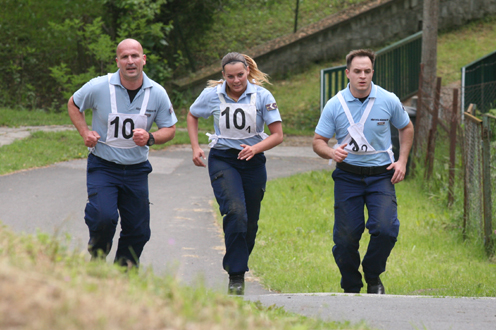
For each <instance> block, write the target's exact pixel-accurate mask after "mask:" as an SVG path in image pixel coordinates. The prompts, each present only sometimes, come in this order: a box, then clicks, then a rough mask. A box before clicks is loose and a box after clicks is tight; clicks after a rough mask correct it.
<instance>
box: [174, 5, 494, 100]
mask: <svg viewBox="0 0 496 330" xmlns="http://www.w3.org/2000/svg"><path fill="white" fill-rule="evenodd" d="M422 7H423V0H371V1H369V2H367V3H365V4H361V5H360V7H358V6H353V7H350V8H347V9H346V10H344V11H342V12H340V13H338V14H335V15H332V16H329V17H327V18H325V19H323V20H321V21H320V22H317V23H315V24H312V25H310V26H307V27H305V28H303V29H301V30H299V31H297V32H296V33H294V34H290V35H286V36H283V37H280V38H277V39H275V40H272V41H270V42H268V43H266V44H264V45H260V46H257V47H255V48H252V49H249V50H247V51H246V54H248V55H250V56H252V57H253V58H254V59H255V61H256V62H257V64H258V66H259V68H260V69H261V70H262V71H263V72H266V73H268V74H269V75H271V76H277V75H283V74H285V73H287V72H299V71H302V70H304V69H305V67H306V66H308V65H309V64H311V63H318V62H323V61H330V60H333V59H339V58H344V56H345V55H346V54H347V53H348V52H349V51H350V50H352V49H357V48H369V47H370V48H371V47H381V46H384V45H386V44H390V43H392V42H394V41H398V40H400V39H402V38H405V37H407V36H409V35H411V34H414V33H416V32H418V31H420V30H421V29H422V16H423V14H422V11H423V9H422ZM487 15H496V1H495V0H440V8H439V23H438V26H439V29H440V30H444V29H449V28H454V27H457V26H461V25H463V24H465V23H467V22H469V21H471V20H474V19H479V18H482V17H484V16H487ZM219 63H220V59H219ZM221 77H222V75H221V73H220V64H215V65H212V66H210V67H207V68H205V69H203V70H201V71H199V72H196V73H195V74H194V75H192V76H191V77H187V78H183V79H178V80H176V81H174V82H173V87H172V88H179V89H182V90H185V89H190V90H191V91H192V93H193V94H194V95H197V94H198V93H200V92H201V90H202V89H203V88H204V87H205V84H206V81H207V80H208V79H220V78H221Z"/></svg>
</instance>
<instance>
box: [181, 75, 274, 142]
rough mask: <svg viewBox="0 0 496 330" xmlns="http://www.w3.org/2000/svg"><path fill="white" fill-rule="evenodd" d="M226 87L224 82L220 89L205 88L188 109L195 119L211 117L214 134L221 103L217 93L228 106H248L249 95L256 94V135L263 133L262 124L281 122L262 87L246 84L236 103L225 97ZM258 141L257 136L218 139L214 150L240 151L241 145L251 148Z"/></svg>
mask: <svg viewBox="0 0 496 330" xmlns="http://www.w3.org/2000/svg"><path fill="white" fill-rule="evenodd" d="M226 85H227V83H226V82H225V81H224V82H223V83H222V86H220V88H218V87H217V86H215V87H207V88H205V89H204V90H203V91H202V93H201V94H200V96H198V98H197V99H196V100H195V102H194V103H193V104H192V105H191V107H190V109H189V111H190V113H191V114H192V115H193V116H195V117H202V118H205V119H206V118H209V117H210V116H212V115H213V116H214V130H215V134H217V135H220V131H219V116H220V103H221V101H220V99H219V96H218V94H217V93H218V91H220V93H222V94H223V95H224V99H225V100H226V103H228V104H230V103H232V104H236V103H240V104H249V103H250V99H251V95H252V94H253V93H257V95H256V108H257V125H256V126H257V132H258V133H261V132H263V131H264V124H267V125H270V124H272V123H274V122H277V121H282V120H281V115H280V113H279V109H278V107H277V104H276V100H275V99H274V96H272V94H271V93H270V92H269V91H268V90H267V89H265V88H264V87H262V86H259V85H256V84H252V83H250V82H247V87H246V90H245V91H244V93H243V94H242V95H241V97H240V98H239V99H238V101H237V102H236V101H234V100H232V99H231V98H230V97H229V96H228V95H227V92H226ZM260 141H262V137H261V136H259V135H256V136H253V137H250V138H247V139H224V138H220V139H219V141H218V142H217V143H216V144H215V146H214V148H216V149H230V148H233V149H239V150H241V149H243V148H242V147H241V146H240V145H241V144H246V145H250V146H252V145H254V144H257V143H258V142H260Z"/></svg>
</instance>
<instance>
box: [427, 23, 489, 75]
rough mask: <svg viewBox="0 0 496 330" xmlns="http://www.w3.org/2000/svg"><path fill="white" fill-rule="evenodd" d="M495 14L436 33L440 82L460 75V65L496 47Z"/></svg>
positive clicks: (468, 62) (470, 61)
mask: <svg viewBox="0 0 496 330" xmlns="http://www.w3.org/2000/svg"><path fill="white" fill-rule="evenodd" d="M494 40H496V16H488V17H486V18H484V19H481V20H477V21H474V22H472V23H470V24H468V25H465V26H463V27H461V28H459V29H456V30H453V31H447V32H443V33H441V34H440V35H439V37H438V54H437V56H438V61H437V63H438V71H437V75H438V76H439V77H442V78H443V85H448V84H451V83H453V82H456V81H460V79H461V68H462V67H463V66H465V65H467V64H470V63H472V62H473V61H475V60H477V59H479V58H481V57H483V56H485V55H487V54H489V53H491V52H494V51H495V50H496V46H495V43H494Z"/></svg>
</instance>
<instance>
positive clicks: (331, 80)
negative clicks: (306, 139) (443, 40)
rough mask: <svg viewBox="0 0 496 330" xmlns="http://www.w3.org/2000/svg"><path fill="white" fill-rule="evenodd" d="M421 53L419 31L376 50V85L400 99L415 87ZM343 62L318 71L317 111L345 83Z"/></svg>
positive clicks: (346, 81)
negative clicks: (318, 105)
mask: <svg viewBox="0 0 496 330" xmlns="http://www.w3.org/2000/svg"><path fill="white" fill-rule="evenodd" d="M421 56H422V31H420V32H417V33H415V34H413V35H411V36H409V37H407V38H405V39H403V40H400V41H398V42H396V43H394V44H392V45H390V46H388V47H386V48H383V49H381V50H379V51H378V52H376V61H375V68H374V71H375V72H374V77H373V78H372V80H373V81H374V83H376V84H377V85H379V86H381V87H383V88H385V89H387V90H388V91H390V92H393V93H395V94H396V95H397V96H398V97H399V98H400V99H401V100H404V99H406V98H408V97H410V96H412V95H413V94H415V93H416V92H417V90H418V84H419V80H418V79H419V73H420V61H421ZM345 70H346V65H341V66H336V67H333V68H327V69H323V70H321V71H320V110H321V111H322V109H324V106H325V104H326V102H327V100H329V99H330V98H331V97H333V96H334V95H336V94H337V93H338V92H339V91H340V90H342V89H344V88H345V87H346V85H347V84H348V78H347V77H346V73H345Z"/></svg>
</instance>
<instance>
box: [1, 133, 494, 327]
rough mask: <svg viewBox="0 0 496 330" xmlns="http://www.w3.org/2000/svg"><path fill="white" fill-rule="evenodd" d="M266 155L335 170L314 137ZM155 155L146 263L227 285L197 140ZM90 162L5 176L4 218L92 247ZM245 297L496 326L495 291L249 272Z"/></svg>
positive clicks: (379, 322) (281, 165) (386, 318)
mask: <svg viewBox="0 0 496 330" xmlns="http://www.w3.org/2000/svg"><path fill="white" fill-rule="evenodd" d="M1 139H2V137H1V134H0V141H1ZM0 145H1V144H0ZM205 150H206V149H205ZM0 152H1V149H0ZM266 155H267V170H268V175H269V179H274V178H277V177H283V176H288V175H292V174H294V173H299V172H305V171H310V170H331V168H330V167H329V166H328V165H327V161H325V160H322V159H319V158H318V157H317V156H316V155H315V154H314V153H313V151H312V150H311V146H310V145H308V146H300V147H285V146H280V147H277V148H275V149H273V150H270V151H268V152H267V153H266ZM150 162H151V163H152V165H153V168H154V171H153V172H152V174H151V175H150V180H149V181H150V201H151V203H152V205H151V213H152V219H151V226H152V237H151V240H150V242H149V243H148V244H147V245H146V246H145V250H144V252H143V255H142V258H141V261H142V265H143V267H153V269H154V270H155V271H156V272H158V273H163V272H173V273H175V274H176V275H177V277H178V278H180V279H181V280H182V281H183V282H184V283H188V284H192V285H194V284H195V283H196V281H198V280H199V279H202V280H204V281H205V284H206V286H207V287H209V288H212V289H213V290H220V291H221V292H225V291H226V286H227V275H226V274H225V272H224V271H223V269H222V267H221V260H222V255H223V251H224V247H223V239H222V232H221V230H220V228H219V226H218V225H217V224H216V221H215V218H214V212H213V211H212V206H211V202H212V200H213V194H212V191H211V187H210V184H209V181H208V175H207V170H206V169H203V168H197V167H195V166H194V165H193V163H192V161H191V151H190V148H189V147H184V146H179V147H169V148H168V149H166V150H163V151H156V152H152V153H150ZM85 168H86V163H85V160H74V161H69V162H64V163H59V164H55V165H52V166H48V167H45V168H39V169H33V170H29V171H22V172H18V173H15V174H10V175H4V176H0V220H2V221H3V223H5V224H7V225H8V226H10V227H11V228H13V229H14V230H15V231H17V232H26V233H35V232H36V231H37V230H41V231H43V232H48V233H56V234H58V235H60V236H62V237H64V236H63V234H65V233H68V234H69V235H70V237H71V240H70V244H71V245H72V246H74V247H75V248H77V249H81V250H84V249H85V246H86V242H87V240H88V231H87V228H86V225H85V224H84V220H83V216H84V205H85V203H86V185H85ZM267 193H268V194H270V191H268V192H267ZM262 221H263V219H262ZM114 252H115V251H114V250H112V252H111V255H113V253H114ZM110 259H111V257H109V260H110ZM329 262H333V260H329ZM245 299H247V300H254V301H257V300H259V301H260V302H261V303H262V304H264V305H265V306H271V305H276V306H283V307H284V308H285V309H286V310H288V311H292V312H296V313H300V314H303V315H307V316H311V317H320V318H322V319H325V320H334V321H351V322H353V323H355V322H360V321H362V320H365V321H366V323H367V324H369V325H370V326H373V327H376V328H377V329H388V330H389V329H391V330H396V329H435V330H444V329H464V330H465V329H495V328H496V299H494V298H433V297H413V296H395V295H384V296H377V295H345V294H342V293H315V294H297V293H296V294H276V293H273V292H268V291H266V290H265V289H264V288H263V287H262V286H261V285H260V284H259V282H258V281H257V279H256V278H253V277H252V276H251V275H250V274H249V275H248V283H247V287H246V296H245Z"/></svg>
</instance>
